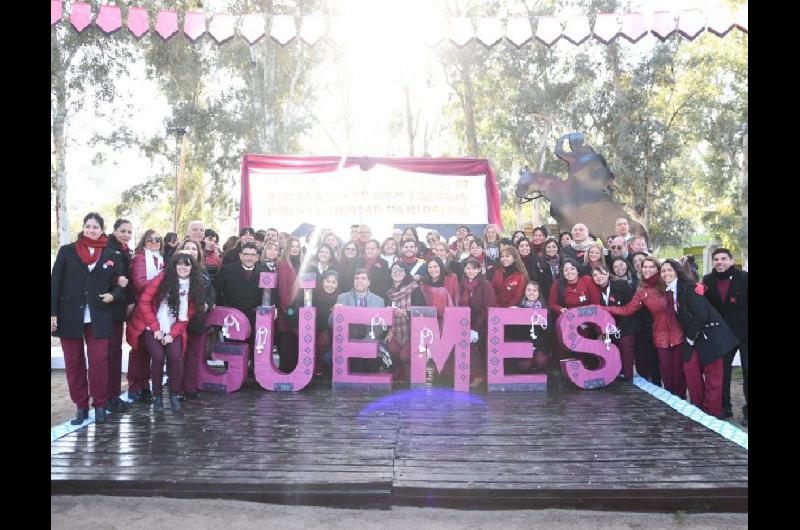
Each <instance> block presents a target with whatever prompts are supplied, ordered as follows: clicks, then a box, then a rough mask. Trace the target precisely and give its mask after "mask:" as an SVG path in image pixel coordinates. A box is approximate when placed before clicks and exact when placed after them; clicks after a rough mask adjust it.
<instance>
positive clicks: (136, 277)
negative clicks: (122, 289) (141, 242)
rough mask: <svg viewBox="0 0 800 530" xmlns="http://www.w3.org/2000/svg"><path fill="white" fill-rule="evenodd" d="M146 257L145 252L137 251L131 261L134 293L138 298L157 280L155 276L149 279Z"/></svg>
mask: <svg viewBox="0 0 800 530" xmlns="http://www.w3.org/2000/svg"><path fill="white" fill-rule="evenodd" d="M145 259H146V258H145V253H144V252H137V253H136V254H134V255H133V260H132V261H131V283H132V284H133V294H134V296H135V297H136V299H137V300H138V299H139V297H140V296H142V293H143V292H144V290H145V288H146V287H147V286H148V285H150V284H151V283H152V282H153V281H155V278H153V279H152V280H148V279H147V263H145V261H144V260H145Z"/></svg>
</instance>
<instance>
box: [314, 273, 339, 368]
mask: <svg viewBox="0 0 800 530" xmlns="http://www.w3.org/2000/svg"><path fill="white" fill-rule="evenodd" d="M339 293H340V291H339V273H337V272H336V270H335V269H327V270H326V271H325V272H323V273H322V274H321V275H320V281H318V282H317V287H316V288H315V289H314V307H316V308H317V317H316V330H317V340H316V365H315V373H316V375H318V376H320V375H325V376H327V377H330V374H331V327H330V325H329V324H328V319H329V318H330V316H331V311H333V306H334V305H336V299H337V298H338V297H339Z"/></svg>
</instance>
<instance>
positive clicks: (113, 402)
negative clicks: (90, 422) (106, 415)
mask: <svg viewBox="0 0 800 530" xmlns="http://www.w3.org/2000/svg"><path fill="white" fill-rule="evenodd" d="M129 408H130V407H129V406H128V404H127V403H125V402H124V401H122V400H121V399H120V398H118V397H115V398H111V399H109V400H108V403H107V404H106V410H107V411H108V412H112V413H114V414H123V413H125V412H128V409H129Z"/></svg>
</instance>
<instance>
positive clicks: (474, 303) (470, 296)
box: [459, 258, 497, 387]
mask: <svg viewBox="0 0 800 530" xmlns="http://www.w3.org/2000/svg"><path fill="white" fill-rule="evenodd" d="M459 305H461V306H466V307H469V308H470V325H471V328H472V329H471V331H472V333H471V335H472V337H471V340H470V342H471V346H470V373H471V374H472V380H471V381H470V386H471V387H478V386H480V385H482V384H483V383H484V381H485V380H486V360H485V359H486V334H487V333H488V326H487V323H488V314H489V308H490V307H495V306H496V305H497V300H496V299H495V295H494V289H492V286H491V284H490V283H489V282H488V281H487V280H486V278H484V277H483V273H482V268H481V264H480V263H478V261H477V260H475V259H472V258H469V259H468V260H467V262H466V263H465V264H464V279H463V280H462V281H461V300H460V303H459Z"/></svg>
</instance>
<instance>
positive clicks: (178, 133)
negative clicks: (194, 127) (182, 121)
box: [167, 127, 186, 234]
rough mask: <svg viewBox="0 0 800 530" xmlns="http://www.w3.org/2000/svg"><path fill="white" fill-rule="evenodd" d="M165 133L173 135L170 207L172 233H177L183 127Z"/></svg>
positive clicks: (171, 128) (170, 129)
mask: <svg viewBox="0 0 800 530" xmlns="http://www.w3.org/2000/svg"><path fill="white" fill-rule="evenodd" d="M167 132H170V133H173V132H174V133H175V202H174V204H173V205H172V231H173V232H175V233H176V234H177V233H178V168H179V164H180V157H181V154H180V150H179V148H178V141H179V140H180V139H181V138H182V137H183V135H184V134H186V128H185V127H170V128H169V129H167Z"/></svg>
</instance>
